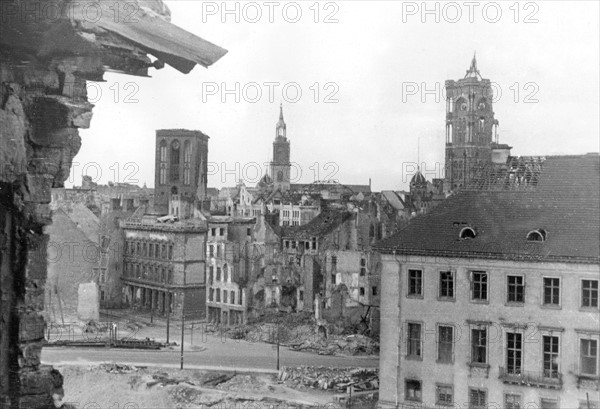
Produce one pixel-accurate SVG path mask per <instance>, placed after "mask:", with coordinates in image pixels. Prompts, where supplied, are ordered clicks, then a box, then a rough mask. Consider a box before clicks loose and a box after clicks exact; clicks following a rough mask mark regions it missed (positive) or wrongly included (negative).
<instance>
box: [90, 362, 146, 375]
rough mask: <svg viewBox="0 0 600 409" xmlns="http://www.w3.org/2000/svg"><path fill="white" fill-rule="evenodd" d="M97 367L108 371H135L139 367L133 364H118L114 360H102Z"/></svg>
mask: <svg viewBox="0 0 600 409" xmlns="http://www.w3.org/2000/svg"><path fill="white" fill-rule="evenodd" d="M98 368H99V369H101V370H103V371H106V372H108V373H131V372H137V371H138V370H139V369H141V367H136V366H133V365H126V364H118V363H116V362H103V363H101V364H100V365H98Z"/></svg>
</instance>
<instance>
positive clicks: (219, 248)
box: [217, 244, 221, 258]
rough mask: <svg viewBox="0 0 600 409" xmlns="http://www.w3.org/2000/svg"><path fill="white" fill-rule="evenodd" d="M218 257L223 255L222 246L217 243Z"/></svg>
mask: <svg viewBox="0 0 600 409" xmlns="http://www.w3.org/2000/svg"><path fill="white" fill-rule="evenodd" d="M217 257H218V258H220V257H221V246H220V245H218V244H217Z"/></svg>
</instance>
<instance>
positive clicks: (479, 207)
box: [374, 153, 600, 264]
mask: <svg viewBox="0 0 600 409" xmlns="http://www.w3.org/2000/svg"><path fill="white" fill-rule="evenodd" d="M599 202H600V156H599V155H598V154H597V153H594V154H587V155H578V156H549V157H546V161H545V163H544V170H543V172H541V173H540V174H539V180H538V183H537V184H536V185H535V186H533V187H531V188H529V189H527V190H506V191H487V190H484V191H463V192H459V193H457V194H455V195H453V196H450V197H449V198H448V199H446V200H445V201H443V202H442V203H441V204H439V205H438V206H437V207H435V208H433V209H432V210H431V211H430V212H429V213H428V214H426V215H423V216H419V217H417V218H415V219H413V221H411V223H410V224H408V226H407V227H406V228H404V229H403V230H401V231H400V232H399V233H397V234H395V235H393V236H391V237H390V238H388V239H385V240H383V241H381V242H379V243H377V244H376V245H375V246H374V248H375V250H376V251H379V252H381V253H392V252H396V253H398V254H412V255H432V256H452V257H468V258H495V259H512V260H535V261H567V262H569V261H571V262H591V263H594V264H597V263H599V262H600V208H599V206H598V203H599ZM465 227H470V228H472V229H473V231H474V232H475V237H474V238H463V239H461V238H460V237H459V234H460V232H461V230H463V229H464V228H465ZM535 230H538V231H543V234H544V236H545V239H544V240H540V241H531V240H528V239H527V236H528V234H529V233H530V232H532V231H535Z"/></svg>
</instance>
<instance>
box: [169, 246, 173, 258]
mask: <svg viewBox="0 0 600 409" xmlns="http://www.w3.org/2000/svg"><path fill="white" fill-rule="evenodd" d="M169 260H173V245H172V244H169Z"/></svg>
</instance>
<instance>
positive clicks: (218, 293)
mask: <svg viewBox="0 0 600 409" xmlns="http://www.w3.org/2000/svg"><path fill="white" fill-rule="evenodd" d="M221 300H223V301H221ZM208 301H211V302H213V301H214V302H222V303H224V304H234V305H242V292H241V291H238V292H237V302H236V291H235V290H231V291H227V290H221V289H220V288H212V287H209V289H208Z"/></svg>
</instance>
